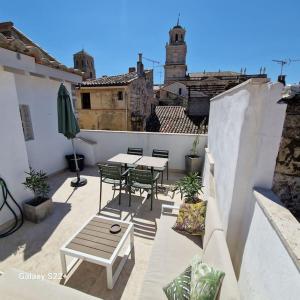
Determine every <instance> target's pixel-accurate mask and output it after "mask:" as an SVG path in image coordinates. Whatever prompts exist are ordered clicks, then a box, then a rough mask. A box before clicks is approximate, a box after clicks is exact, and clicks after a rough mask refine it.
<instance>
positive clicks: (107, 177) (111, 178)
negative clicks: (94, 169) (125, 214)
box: [98, 164, 128, 213]
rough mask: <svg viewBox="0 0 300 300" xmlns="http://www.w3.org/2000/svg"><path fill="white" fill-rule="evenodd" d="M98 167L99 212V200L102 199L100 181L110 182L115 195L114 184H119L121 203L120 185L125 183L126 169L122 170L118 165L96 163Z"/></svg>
mask: <svg viewBox="0 0 300 300" xmlns="http://www.w3.org/2000/svg"><path fill="white" fill-rule="evenodd" d="M98 168H99V176H100V201H99V213H100V210H101V200H102V183H103V182H105V183H108V184H112V185H113V186H114V194H113V198H114V196H115V191H116V186H117V185H119V186H120V188H119V205H120V204H121V190H122V186H124V185H125V184H126V176H127V173H128V170H127V171H125V172H122V169H121V166H120V165H102V164H98Z"/></svg>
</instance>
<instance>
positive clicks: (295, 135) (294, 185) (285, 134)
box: [273, 85, 300, 221]
mask: <svg viewBox="0 0 300 300" xmlns="http://www.w3.org/2000/svg"><path fill="white" fill-rule="evenodd" d="M280 102H283V103H286V104H287V109H286V117H285V121H284V125H283V131H282V137H281V143H280V147H279V152H278V156H277V161H276V168H275V173H274V179H273V191H274V192H275V193H276V194H277V195H278V196H279V198H280V199H281V201H282V203H283V204H284V205H285V206H286V207H287V208H288V209H289V210H290V211H291V212H292V214H293V215H294V216H295V217H296V218H297V219H298V221H300V85H294V86H288V87H286V89H285V93H284V97H283V99H282V100H281V101H280Z"/></svg>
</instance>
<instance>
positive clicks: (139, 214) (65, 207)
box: [0, 168, 182, 299]
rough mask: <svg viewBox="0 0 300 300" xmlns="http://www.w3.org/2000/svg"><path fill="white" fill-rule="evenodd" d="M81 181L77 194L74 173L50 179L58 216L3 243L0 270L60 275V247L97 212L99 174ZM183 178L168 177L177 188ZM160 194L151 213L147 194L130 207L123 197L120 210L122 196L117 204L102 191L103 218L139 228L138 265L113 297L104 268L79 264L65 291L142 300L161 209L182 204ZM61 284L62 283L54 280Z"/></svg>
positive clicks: (127, 271)
mask: <svg viewBox="0 0 300 300" xmlns="http://www.w3.org/2000/svg"><path fill="white" fill-rule="evenodd" d="M81 176H83V177H86V178H87V180H88V183H87V185H86V186H84V187H81V188H78V189H75V190H74V188H72V187H71V186H70V181H71V180H72V178H74V177H75V174H74V173H71V172H62V173H60V174H57V175H55V176H51V177H49V183H50V185H51V195H52V199H53V202H54V211H53V214H52V215H51V216H49V217H48V218H47V219H46V220H44V221H43V222H41V223H39V224H33V223H30V222H25V224H24V225H23V226H22V228H21V229H20V230H18V231H17V232H16V233H14V234H13V235H11V236H10V237H8V238H5V239H2V240H0V270H1V271H5V270H6V269H9V268H17V269H20V270H23V271H27V272H32V273H36V274H44V275H46V276H47V274H48V273H49V272H52V273H53V272H56V273H59V272H61V262H60V256H59V249H60V247H61V246H62V245H63V244H64V243H65V242H66V240H67V239H69V238H70V236H71V235H72V234H74V232H76V231H77V230H78V229H79V228H80V227H81V226H82V224H83V223H84V222H86V220H87V219H88V218H90V217H91V216H92V215H95V214H96V213H97V212H98V205H99V177H98V172H97V168H86V169H85V170H84V172H82V173H81ZM180 177H182V174H176V173H175V175H173V174H170V181H171V182H172V181H173V182H174V181H175V180H177V179H178V178H180ZM171 196H172V194H171V193H169V195H165V194H160V193H159V194H158V198H159V199H154V202H153V210H152V211H150V199H149V198H146V192H144V193H143V194H142V196H140V194H139V192H137V193H136V194H135V195H133V196H132V204H131V207H129V206H128V202H129V201H128V200H129V199H128V195H127V194H125V193H124V192H123V193H122V202H121V206H119V205H118V193H117V192H116V195H115V198H114V199H113V200H111V199H112V197H113V191H112V186H111V185H107V184H105V185H104V186H103V198H102V211H101V214H102V215H106V216H109V217H111V218H116V219H123V220H124V219H125V220H127V221H132V222H133V223H134V225H135V232H134V233H135V234H134V238H135V240H134V245H135V254H136V255H135V260H133V259H131V258H130V259H129V260H128V261H127V263H126V264H125V266H124V268H123V270H122V272H121V274H120V277H119V279H118V281H117V282H116V284H115V287H114V289H113V290H112V291H110V290H108V289H107V287H106V272H105V270H104V271H103V268H102V267H101V266H97V265H94V264H90V263H86V262H82V263H79V264H77V265H76V266H75V267H74V268H73V270H72V271H71V273H70V274H68V276H67V278H66V282H65V283H64V284H66V285H67V286H71V287H74V288H75V289H78V290H81V291H83V292H85V293H88V294H90V295H94V296H97V297H101V298H104V299H120V298H122V299H138V295H139V292H140V287H141V286H142V281H143V276H144V274H145V271H146V269H147V266H148V261H149V257H150V254H151V249H152V245H153V240H154V238H155V234H156V229H157V226H159V224H157V221H158V219H159V218H160V214H161V206H162V204H164V203H166V204H173V202H174V201H176V202H177V203H178V201H179V202H180V199H179V198H180V197H178V196H177V195H176V196H175V198H174V199H172V198H171ZM55 282H57V283H58V282H59V280H55Z"/></svg>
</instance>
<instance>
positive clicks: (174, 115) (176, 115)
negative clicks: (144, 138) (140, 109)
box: [146, 106, 207, 134]
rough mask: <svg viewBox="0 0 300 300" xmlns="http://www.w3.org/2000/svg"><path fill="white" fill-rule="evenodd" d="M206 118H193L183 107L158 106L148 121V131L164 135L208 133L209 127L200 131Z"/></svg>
mask: <svg viewBox="0 0 300 300" xmlns="http://www.w3.org/2000/svg"><path fill="white" fill-rule="evenodd" d="M203 119H204V117H191V116H189V115H188V114H187V112H186V109H185V107H182V106H156V108H155V111H154V112H153V113H152V114H151V115H150V117H149V118H148V120H147V127H146V130H147V131H152V132H163V133H190V134H195V133H199V132H201V133H206V132H207V126H205V127H204V128H201V129H200V130H199V125H200V123H201V122H202V121H203Z"/></svg>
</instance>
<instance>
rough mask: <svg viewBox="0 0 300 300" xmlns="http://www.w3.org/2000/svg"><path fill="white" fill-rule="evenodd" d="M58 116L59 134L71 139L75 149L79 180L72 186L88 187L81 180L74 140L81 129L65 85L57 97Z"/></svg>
mask: <svg viewBox="0 0 300 300" xmlns="http://www.w3.org/2000/svg"><path fill="white" fill-rule="evenodd" d="M57 114H58V132H59V133H62V134H63V135H64V136H65V137H66V138H67V139H71V142H72V147H73V153H74V159H75V165H76V173H77V178H76V179H74V180H72V181H71V186H73V187H79V186H83V185H86V183H87V180H86V179H85V178H80V174H79V168H78V163H77V157H76V152H75V147H74V140H73V139H74V138H75V137H76V134H77V133H78V132H79V131H80V129H79V126H78V123H77V120H76V117H75V115H74V111H73V107H72V102H71V98H70V94H69V92H68V90H67V89H66V87H65V86H64V85H63V83H62V84H61V85H60V87H59V90H58V95H57Z"/></svg>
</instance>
